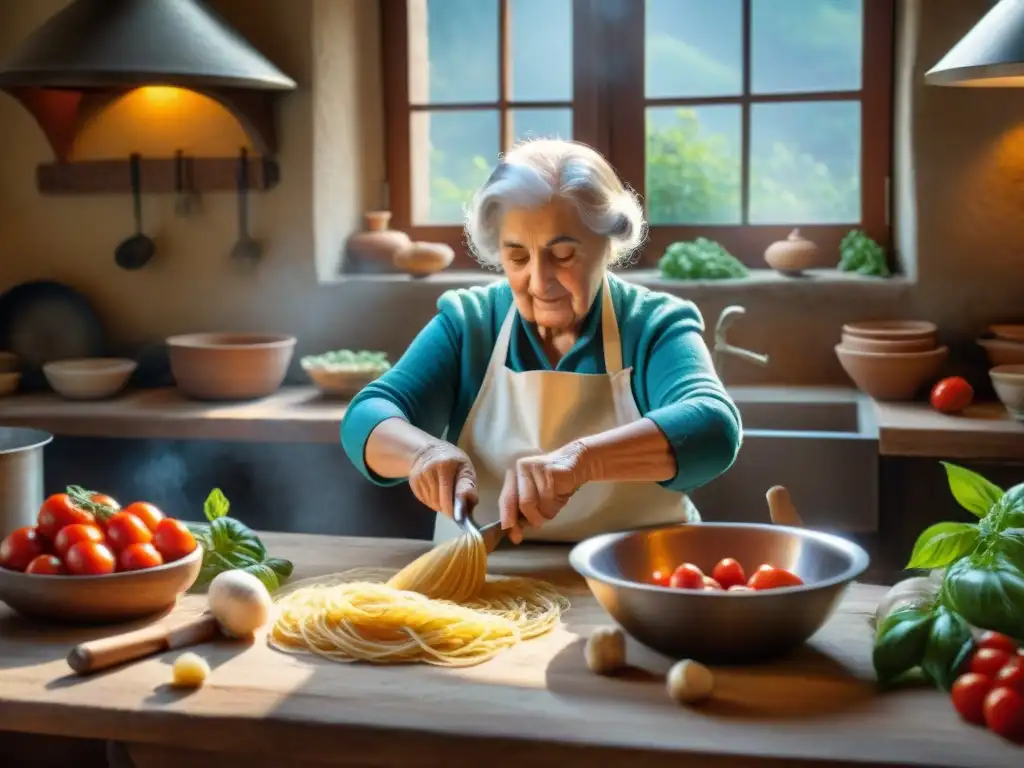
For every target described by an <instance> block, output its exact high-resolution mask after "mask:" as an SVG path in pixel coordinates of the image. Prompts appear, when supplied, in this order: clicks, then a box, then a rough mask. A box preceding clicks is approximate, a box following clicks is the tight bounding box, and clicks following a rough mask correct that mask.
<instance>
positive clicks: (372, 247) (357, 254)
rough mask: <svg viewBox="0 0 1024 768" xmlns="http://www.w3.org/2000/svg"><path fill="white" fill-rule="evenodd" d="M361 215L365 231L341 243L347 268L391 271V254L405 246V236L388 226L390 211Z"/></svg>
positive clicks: (351, 269) (368, 271) (373, 271)
mask: <svg viewBox="0 0 1024 768" xmlns="http://www.w3.org/2000/svg"><path fill="white" fill-rule="evenodd" d="M363 217H364V218H365V219H366V230H365V231H363V232H357V233H356V234H354V235H352V237H350V238H349V239H348V242H347V243H346V244H345V251H346V255H347V257H348V259H347V262H348V263H347V265H346V266H347V267H348V270H347V271H351V272H361V273H380V272H393V271H394V270H393V269H392V263H393V260H394V257H395V254H396V253H398V252H399V251H400V250H402V249H403V248H405V247H406V246H408V245H409V242H410V241H409V236H408V235H407V234H405V233H404V232H398V231H396V230H394V229H388V224H389V222H390V221H391V211H367V212H366V213H364V214H363Z"/></svg>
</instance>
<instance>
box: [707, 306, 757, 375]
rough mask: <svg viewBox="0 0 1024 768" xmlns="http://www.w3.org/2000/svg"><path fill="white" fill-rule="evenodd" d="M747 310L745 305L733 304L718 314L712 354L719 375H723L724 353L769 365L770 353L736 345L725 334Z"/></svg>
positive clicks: (749, 361)
mask: <svg viewBox="0 0 1024 768" xmlns="http://www.w3.org/2000/svg"><path fill="white" fill-rule="evenodd" d="M746 312H747V310H746V309H744V308H743V307H740V306H736V305H732V306H728V307H726V308H725V309H723V310H722V314H720V315H719V316H718V322H717V323H716V324H715V343H714V346H713V347H712V351H711V354H712V359H713V361H714V365H715V370H716V371H718V372H719V376H721V368H722V356H723V355H732V356H733V357H738V358H739V359H740V360H746V361H747V362H748V363H754V364H756V365H761V366H764V365H768V355H762V354H760V353H758V352H751V351H750V350H749V349H742V348H740V347H734V346H733V345H732V344H730V343H729V342H728V341H726V339H725V334H726V333H727V332H728V330H729V328H730V327H732V324H733V323H734V322H736V320H737V318H739V317H740V315H744V314H746Z"/></svg>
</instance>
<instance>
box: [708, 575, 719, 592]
mask: <svg viewBox="0 0 1024 768" xmlns="http://www.w3.org/2000/svg"><path fill="white" fill-rule="evenodd" d="M704 589H709V590H711V591H715V592H721V591H722V585H721V584H719V583H718V581H717V580H715V579H714V578H712V577H711V576H705V577H704Z"/></svg>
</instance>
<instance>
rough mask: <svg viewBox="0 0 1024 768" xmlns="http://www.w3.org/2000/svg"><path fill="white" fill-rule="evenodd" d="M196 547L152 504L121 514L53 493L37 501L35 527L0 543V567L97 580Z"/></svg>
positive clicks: (97, 499)
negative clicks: (40, 503)
mask: <svg viewBox="0 0 1024 768" xmlns="http://www.w3.org/2000/svg"><path fill="white" fill-rule="evenodd" d="M195 548H196V540H195V538H193V536H192V533H191V532H190V531H189V530H188V528H187V527H186V526H185V524H184V523H182V522H181V521H179V520H175V519H173V518H170V517H165V516H164V514H163V513H162V512H161V511H160V510H159V509H157V508H156V507H155V506H154V505H152V504H150V503H149V502H145V501H136V502H134V503H133V504H129V505H128V506H127V507H125V508H124V509H122V508H121V506H120V505H119V504H118V503H117V502H116V501H114V499H112V498H110V497H109V496H106V495H104V494H100V493H93V494H91V495H89V496H88V498H87V499H83V498H77V499H76V498H72V496H70V495H68V494H67V493H55V494H54V495H52V496H50V497H49V498H47V499H46V501H44V502H43V506H42V507H41V508H40V510H39V516H38V517H37V518H36V524H35V525H33V526H26V527H24V528H19V529H18V530H16V531H14V532H13V533H11V534H10V535H9V536H7V538H5V539H4V540H3V542H2V543H0V567H2V568H6V569H7V570H10V571H22V572H24V573H35V574H45V575H50V576H57V575H70V576H99V575H103V574H108V573H114V572H115V571H137V570H140V569H143V568H152V567H154V566H157V565H161V564H163V563H169V562H171V561H173V560H178V559H180V558H182V557H185V555H187V554H189V553H190V552H192V550H194V549H195Z"/></svg>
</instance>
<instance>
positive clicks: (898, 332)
mask: <svg viewBox="0 0 1024 768" xmlns="http://www.w3.org/2000/svg"><path fill="white" fill-rule="evenodd" d="M938 330H939V329H938V326H937V325H935V323H931V322H928V321H927V320H865V321H863V322H859V323H847V324H846V325H844V326H843V333H845V334H848V335H850V336H857V337H859V338H862V339H888V340H889V341H896V340H906V339H933V340H934V339H935V337H936V334H937V333H938Z"/></svg>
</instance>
